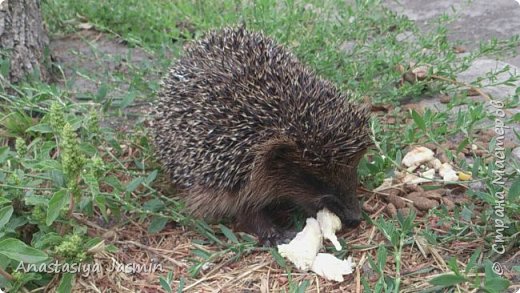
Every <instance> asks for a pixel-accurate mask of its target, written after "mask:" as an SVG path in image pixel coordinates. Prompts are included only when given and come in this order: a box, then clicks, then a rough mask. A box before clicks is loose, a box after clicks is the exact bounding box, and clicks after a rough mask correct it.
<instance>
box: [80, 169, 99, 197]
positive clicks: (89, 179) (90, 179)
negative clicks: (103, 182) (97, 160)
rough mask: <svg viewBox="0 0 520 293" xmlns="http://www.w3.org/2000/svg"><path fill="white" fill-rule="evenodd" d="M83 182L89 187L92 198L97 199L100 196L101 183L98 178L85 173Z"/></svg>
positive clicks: (90, 173)
mask: <svg viewBox="0 0 520 293" xmlns="http://www.w3.org/2000/svg"><path fill="white" fill-rule="evenodd" d="M81 177H82V178H83V181H85V183H86V184H87V185H88V187H89V190H90V193H91V194H92V197H96V196H97V195H98V194H99V183H98V181H97V178H96V177H95V176H94V174H92V172H85V173H83V174H82V175H81Z"/></svg>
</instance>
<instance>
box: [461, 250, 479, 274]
mask: <svg viewBox="0 0 520 293" xmlns="http://www.w3.org/2000/svg"><path fill="white" fill-rule="evenodd" d="M479 256H480V247H479V248H477V250H475V252H473V254H472V255H471V257H470V258H469V261H468V264H467V265H466V269H465V270H464V272H465V273H466V274H467V273H469V272H470V271H471V269H472V268H473V267H474V266H475V264H476V263H477V259H478V257H479Z"/></svg>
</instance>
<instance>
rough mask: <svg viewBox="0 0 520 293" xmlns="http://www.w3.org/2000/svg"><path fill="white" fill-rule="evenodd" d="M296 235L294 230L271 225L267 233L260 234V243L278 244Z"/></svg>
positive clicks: (272, 245)
mask: <svg viewBox="0 0 520 293" xmlns="http://www.w3.org/2000/svg"><path fill="white" fill-rule="evenodd" d="M295 236H296V231H292V230H282V229H278V228H277V227H273V228H272V229H270V231H268V232H267V233H265V234H263V235H262V236H260V244H262V245H263V246H268V247H274V246H277V245H280V244H287V243H289V242H290V241H291V240H292V239H293V238H294V237H295Z"/></svg>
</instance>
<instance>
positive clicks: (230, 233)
mask: <svg viewBox="0 0 520 293" xmlns="http://www.w3.org/2000/svg"><path fill="white" fill-rule="evenodd" d="M219 227H220V231H222V233H223V234H224V236H226V238H227V239H229V240H231V241H232V242H235V243H239V242H238V239H237V236H236V235H235V233H233V231H231V230H230V229H229V228H228V227H226V226H224V225H222V224H220V225H219Z"/></svg>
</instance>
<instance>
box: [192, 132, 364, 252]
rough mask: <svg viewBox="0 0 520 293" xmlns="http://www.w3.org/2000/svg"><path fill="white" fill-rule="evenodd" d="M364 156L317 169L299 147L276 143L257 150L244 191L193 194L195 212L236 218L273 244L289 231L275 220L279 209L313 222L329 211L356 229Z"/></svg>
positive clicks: (205, 191)
mask: <svg viewBox="0 0 520 293" xmlns="http://www.w3.org/2000/svg"><path fill="white" fill-rule="evenodd" d="M363 153H364V151H362V152H360V153H359V154H358V155H357V156H354V157H353V158H351V159H349V160H345V161H344V162H338V163H337V164H334V165H328V166H312V165H309V164H308V161H306V160H305V159H304V158H303V152H302V150H300V149H298V147H297V145H296V144H295V143H293V142H291V141H290V140H288V139H274V140H270V141H269V142H267V143H266V144H264V145H262V146H260V147H258V148H257V149H256V150H255V160H254V162H253V168H252V172H251V174H250V175H249V180H248V181H247V183H246V184H245V185H244V186H243V187H242V188H240V189H238V190H235V191H228V192H222V191H218V192H217V191H213V193H211V191H209V190H203V189H201V190H199V189H192V190H191V191H190V196H188V200H189V203H191V205H190V207H191V209H192V210H193V211H196V212H197V214H198V215H199V216H201V217H206V218H220V217H222V216H233V217H235V218H236V220H237V222H238V223H237V224H238V226H239V227H240V228H241V229H243V230H245V231H247V232H250V233H253V234H256V235H258V236H259V237H260V238H261V239H262V240H263V241H271V242H273V243H275V242H277V241H278V240H280V239H279V238H283V237H284V229H283V228H282V227H279V226H277V225H276V223H275V222H274V221H273V219H272V218H273V215H274V214H275V213H276V212H277V209H280V210H281V211H286V210H287V209H288V208H290V207H291V206H293V207H294V208H299V209H301V210H303V211H305V212H306V214H307V215H308V216H316V213H317V212H318V211H319V210H321V209H323V208H327V209H329V210H330V211H332V212H333V213H335V214H336V215H337V216H338V217H340V219H341V221H342V223H343V225H344V226H346V227H352V226H356V225H357V224H358V223H359V221H360V214H361V209H360V206H359V201H358V199H357V197H356V187H357V174H356V167H357V164H358V163H359V160H360V158H361V157H362V155H363ZM208 193H211V194H208ZM208 199H209V200H210V203H209V204H208ZM201 203H205V204H204V205H201ZM288 205H289V206H288ZM215 212H220V213H222V214H215Z"/></svg>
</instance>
